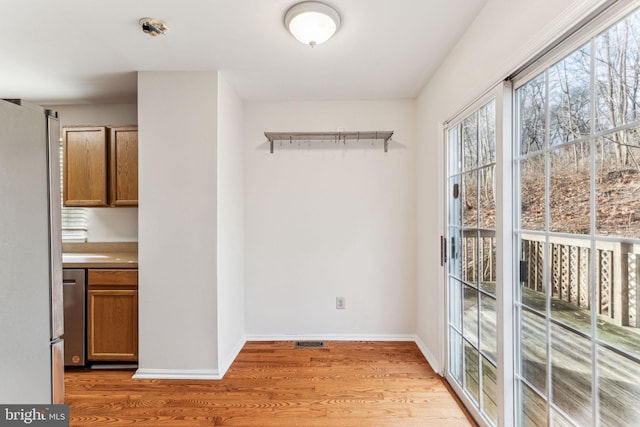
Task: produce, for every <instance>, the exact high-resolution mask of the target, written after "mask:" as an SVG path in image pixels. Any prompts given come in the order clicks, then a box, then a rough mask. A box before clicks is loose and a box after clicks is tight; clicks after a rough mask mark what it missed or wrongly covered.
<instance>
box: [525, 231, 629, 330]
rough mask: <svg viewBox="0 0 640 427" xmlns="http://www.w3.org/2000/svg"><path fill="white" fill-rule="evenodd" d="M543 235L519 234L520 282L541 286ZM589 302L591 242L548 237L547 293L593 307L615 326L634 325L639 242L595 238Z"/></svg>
mask: <svg viewBox="0 0 640 427" xmlns="http://www.w3.org/2000/svg"><path fill="white" fill-rule="evenodd" d="M544 247H545V241H544V236H536V235H523V236H522V260H523V261H524V263H523V264H522V268H525V269H526V271H525V272H524V273H525V274H522V275H521V278H522V279H524V281H523V282H522V284H523V286H525V287H527V288H529V289H532V290H535V291H539V292H544V291H545V285H544V281H543V276H542V272H543V266H544V262H545V256H544ZM595 250H596V251H597V253H596V268H595V280H594V281H593V283H594V284H595V287H596V290H595V291H596V292H595V303H592V301H591V293H590V291H589V273H590V263H591V242H590V241H589V240H582V239H571V238H557V237H552V238H551V239H550V241H549V251H550V256H549V262H550V264H549V268H550V272H551V274H550V276H551V277H550V279H551V284H550V286H551V298H554V299H559V300H562V301H565V302H568V303H570V304H573V305H576V306H578V307H581V308H584V309H587V310H591V309H595V310H597V313H598V314H599V315H601V316H603V317H605V318H608V319H609V321H611V322H612V323H614V324H616V325H619V326H634V327H640V324H639V322H638V309H639V308H640V304H638V297H639V296H640V295H639V293H638V272H639V270H638V269H639V267H640V266H639V260H640V258H639V257H638V255H640V245H634V244H630V243H624V242H609V241H597V242H596V245H595Z"/></svg>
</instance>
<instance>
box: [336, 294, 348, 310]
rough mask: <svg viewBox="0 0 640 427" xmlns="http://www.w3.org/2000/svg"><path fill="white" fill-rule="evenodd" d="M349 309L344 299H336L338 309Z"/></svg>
mask: <svg viewBox="0 0 640 427" xmlns="http://www.w3.org/2000/svg"><path fill="white" fill-rule="evenodd" d="M345 308H347V306H346V301H345V299H344V297H336V309H338V310H344V309H345Z"/></svg>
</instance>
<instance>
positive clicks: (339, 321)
mask: <svg viewBox="0 0 640 427" xmlns="http://www.w3.org/2000/svg"><path fill="white" fill-rule="evenodd" d="M414 113H415V104H414V102H413V101H412V100H388V101H334V102H329V101H327V102H246V103H245V127H244V129H245V132H244V136H245V197H246V210H245V233H246V234H245V235H246V241H245V242H246V285H245V292H246V313H247V315H246V333H247V336H248V338H249V339H287V337H291V339H294V338H293V337H296V338H304V337H307V338H311V337H321V338H324V339H341V338H344V339H398V338H406V339H409V340H412V339H413V338H414V337H415V316H416V312H415V306H416V303H415V297H416V293H415V270H416V263H415V243H416V237H415V184H414V183H415V170H414V159H415V142H414V141H415V135H414V129H415V119H414ZM339 128H341V129H343V130H345V131H358V130H360V131H374V130H393V131H395V134H394V135H393V142H391V143H390V145H389V152H388V153H385V152H384V150H383V144H382V142H381V141H375V142H372V141H346V142H343V141H335V142H334V141H330V142H313V143H306V142H302V143H298V142H293V143H289V142H284V143H276V144H275V147H274V148H275V153H274V154H270V153H269V144H268V142H267V140H266V137H265V136H264V132H265V131H274V132H278V131H281V132H284V131H289V132H291V131H307V132H310V131H325V132H327V131H329V132H331V131H333V132H335V131H337V130H338V129H339ZM339 296H340V297H345V298H346V309H345V310H337V309H336V297H339Z"/></svg>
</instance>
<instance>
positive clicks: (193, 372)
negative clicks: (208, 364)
mask: <svg viewBox="0 0 640 427" xmlns="http://www.w3.org/2000/svg"><path fill="white" fill-rule="evenodd" d="M133 379H136V380H148V379H152V380H219V379H222V375H220V372H218V371H217V370H216V369H138V370H137V371H136V373H135V374H134V375H133Z"/></svg>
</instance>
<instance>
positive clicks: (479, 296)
mask: <svg viewBox="0 0 640 427" xmlns="http://www.w3.org/2000/svg"><path fill="white" fill-rule="evenodd" d="M495 117H496V103H495V101H494V100H491V101H489V102H487V103H486V104H484V105H482V106H481V107H480V108H478V109H477V110H475V111H473V112H471V113H469V114H468V115H467V116H465V117H464V118H463V119H462V120H461V121H460V122H458V123H457V124H456V125H454V126H451V127H450V128H449V130H448V133H447V144H448V175H447V180H448V181H447V182H448V183H447V192H448V194H447V209H448V215H447V218H448V224H447V230H448V240H449V248H450V251H449V268H448V285H447V286H448V301H449V304H448V328H447V330H448V331H449V332H448V334H449V336H448V342H449V348H448V350H449V367H448V372H449V376H450V379H452V380H453V381H454V382H456V383H457V384H458V386H459V387H460V388H461V389H462V391H463V392H464V393H465V395H466V397H467V399H468V400H469V401H470V402H472V404H473V405H474V407H475V410H476V411H477V412H478V413H479V414H481V416H482V417H483V418H484V419H485V420H486V421H487V422H488V423H490V424H495V423H496V422H497V411H498V404H497V386H496V384H497V373H498V367H497V362H496V360H497V357H496V352H497V350H496V346H497V339H498V338H497V334H496V308H497V307H496V270H497V268H496V237H495V231H496V198H495V189H496V182H495V167H496V153H495V149H496V140H495V138H496V136H495V134H496V132H495Z"/></svg>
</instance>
